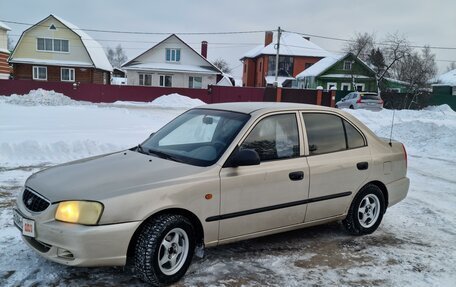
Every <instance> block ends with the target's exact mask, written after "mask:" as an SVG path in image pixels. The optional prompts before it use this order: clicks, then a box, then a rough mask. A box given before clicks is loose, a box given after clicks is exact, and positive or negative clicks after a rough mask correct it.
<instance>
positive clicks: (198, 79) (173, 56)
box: [122, 34, 222, 89]
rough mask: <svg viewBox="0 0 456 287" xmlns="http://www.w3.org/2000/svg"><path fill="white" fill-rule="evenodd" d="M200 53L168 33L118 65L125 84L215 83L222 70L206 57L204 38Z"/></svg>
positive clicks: (203, 85)
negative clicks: (162, 38)
mask: <svg viewBox="0 0 456 287" xmlns="http://www.w3.org/2000/svg"><path fill="white" fill-rule="evenodd" d="M201 51H202V55H201V54H199V53H198V52H196V51H195V50H194V49H193V48H192V47H190V46H189V45H188V44H186V43H185V42H184V41H182V40H181V39H180V38H179V37H177V36H176V35H174V34H172V35H170V36H168V37H167V38H166V39H164V40H163V41H161V42H160V43H158V44H156V45H155V46H153V47H152V48H150V49H148V50H147V51H145V52H144V53H142V54H140V55H139V56H137V57H136V58H134V59H132V60H130V61H128V62H127V63H125V64H123V65H122V69H123V70H125V71H126V73H127V84H128V85H134V86H154V87H178V88H196V89H201V88H203V89H205V88H207V86H208V85H215V84H217V79H218V78H220V77H221V76H220V75H221V74H222V72H221V71H220V70H219V69H218V68H217V67H216V66H214V65H213V64H212V63H211V62H209V61H208V60H207V59H206V56H207V42H205V41H203V42H202V45H201Z"/></svg>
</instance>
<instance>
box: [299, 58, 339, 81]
mask: <svg viewBox="0 0 456 287" xmlns="http://www.w3.org/2000/svg"><path fill="white" fill-rule="evenodd" d="M343 57H345V55H331V56H328V57H326V58H323V59H321V60H320V61H318V62H316V63H315V64H313V65H312V66H310V67H309V68H307V69H305V70H304V71H302V72H301V73H299V74H298V75H297V76H296V79H301V78H305V77H316V76H318V75H320V74H321V73H323V72H324V71H326V70H327V69H328V68H329V67H331V66H332V65H334V64H335V63H337V62H338V61H339V60H341V59H342V58H343Z"/></svg>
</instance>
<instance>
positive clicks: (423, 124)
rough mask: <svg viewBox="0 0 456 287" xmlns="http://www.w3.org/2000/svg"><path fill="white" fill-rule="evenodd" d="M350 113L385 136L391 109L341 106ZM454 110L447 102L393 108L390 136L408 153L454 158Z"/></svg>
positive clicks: (455, 155)
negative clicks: (421, 108) (364, 108)
mask: <svg viewBox="0 0 456 287" xmlns="http://www.w3.org/2000/svg"><path fill="white" fill-rule="evenodd" d="M345 111H346V112H349V113H351V114H352V115H354V116H355V117H357V118H358V119H359V120H361V121H362V122H363V123H364V124H366V125H367V126H368V127H369V128H370V129H371V130H372V131H373V132H374V133H375V134H377V135H378V136H380V137H385V138H389V137H390V132H391V121H392V119H393V111H392V110H386V109H384V110H382V111H380V112H372V111H368V110H348V109H346V110H345ZM455 135H456V112H454V111H453V110H452V109H451V108H450V107H449V106H448V105H441V106H435V107H429V108H428V109H425V110H419V111H415V110H400V111H395V115H394V126H393V136H392V138H393V139H395V140H398V141H400V142H402V143H403V144H404V145H405V146H406V148H407V152H408V153H409V154H411V155H417V156H421V155H423V154H433V155H434V156H438V157H440V158H442V159H445V158H447V157H448V156H452V157H454V158H456V137H455Z"/></svg>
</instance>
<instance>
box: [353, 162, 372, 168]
mask: <svg viewBox="0 0 456 287" xmlns="http://www.w3.org/2000/svg"><path fill="white" fill-rule="evenodd" d="M356 167H357V168H358V169H359V170H366V169H368V168H369V163H368V162H367V161H362V162H358V163H357V164H356Z"/></svg>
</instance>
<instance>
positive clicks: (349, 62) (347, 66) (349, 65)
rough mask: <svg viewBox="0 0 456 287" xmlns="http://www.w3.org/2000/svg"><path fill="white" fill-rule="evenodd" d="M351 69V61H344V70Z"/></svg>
mask: <svg viewBox="0 0 456 287" xmlns="http://www.w3.org/2000/svg"><path fill="white" fill-rule="evenodd" d="M351 69H352V61H344V70H351Z"/></svg>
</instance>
